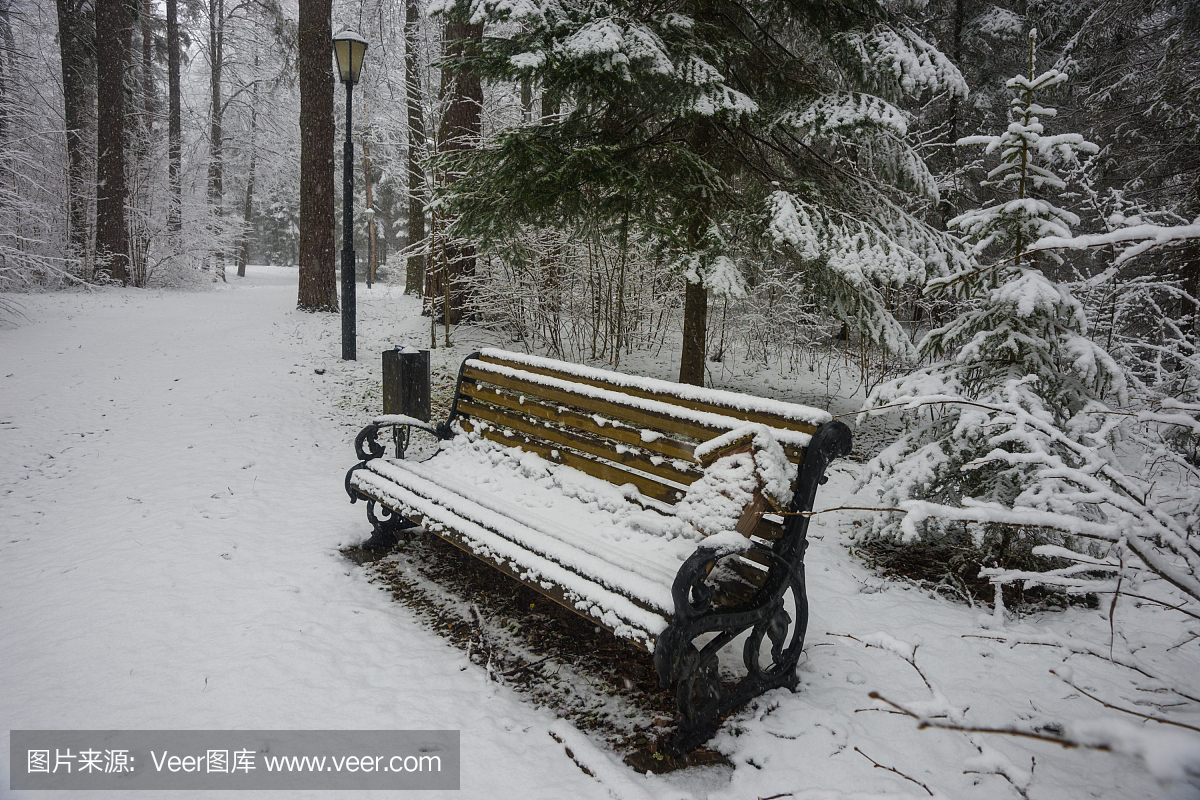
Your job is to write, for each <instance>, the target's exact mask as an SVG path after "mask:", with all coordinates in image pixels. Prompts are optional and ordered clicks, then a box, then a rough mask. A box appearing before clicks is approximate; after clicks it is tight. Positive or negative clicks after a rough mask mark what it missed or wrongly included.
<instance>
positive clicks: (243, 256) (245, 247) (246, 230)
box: [237, 58, 258, 278]
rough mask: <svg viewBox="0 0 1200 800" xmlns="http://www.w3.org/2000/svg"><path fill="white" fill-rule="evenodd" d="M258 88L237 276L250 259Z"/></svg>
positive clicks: (243, 272)
mask: <svg viewBox="0 0 1200 800" xmlns="http://www.w3.org/2000/svg"><path fill="white" fill-rule="evenodd" d="M254 62H255V65H256V66H257V64H258V59H257V58H255V59H254ZM257 101H258V89H257V87H256V88H255V91H254V95H253V97H252V99H251V102H250V166H249V169H248V170H247V174H246V201H245V203H243V204H242V246H241V247H240V248H239V249H238V266H237V275H238V277H239V278H244V277H246V264H247V263H248V262H249V261H250V231H252V230H253V229H254V228H253V225H252V219H253V210H254V167H255V162H256V161H257V160H258V159H257V156H258V148H257V147H256V146H255V143H254V133H255V128H256V127H257V125H258V102H257Z"/></svg>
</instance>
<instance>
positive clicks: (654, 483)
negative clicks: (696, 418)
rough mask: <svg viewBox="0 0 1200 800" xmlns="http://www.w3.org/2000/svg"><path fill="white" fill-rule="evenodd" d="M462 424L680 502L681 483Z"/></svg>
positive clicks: (648, 493) (595, 474) (664, 500)
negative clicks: (659, 478) (669, 481)
mask: <svg viewBox="0 0 1200 800" xmlns="http://www.w3.org/2000/svg"><path fill="white" fill-rule="evenodd" d="M462 426H463V430H465V431H468V432H472V431H474V432H476V433H477V434H478V435H480V436H483V437H485V438H487V439H491V440H492V441H493V442H497V443H499V444H503V445H506V446H508V447H518V448H520V449H522V450H527V451H529V452H532V453H537V454H538V455H540V456H541V457H542V458H544V459H546V460H547V461H550V462H552V463H555V464H566V465H567V466H568V467H574V468H575V469H577V470H579V471H580V472H585V473H587V474H588V475H591V476H592V477H594V478H599V479H600V480H602V481H607V482H608V483H611V484H613V485H615V486H622V485H624V484H626V483H631V484H633V485H634V486H635V487H636V488H637V490H638V491H639V492H641V493H642V494H644V495H645V496H646V497H649V498H651V499H653V500H657V501H659V502H661V503H667V504H669V505H675V504H676V503H677V502H679V498H680V497H681V496H682V495H683V492H684V491H685V490H684V488H683V487H682V486H675V485H672V484H668V483H664V482H662V481H659V480H657V479H655V478H652V477H651V476H649V475H642V474H641V473H637V472H631V471H630V470H627V469H625V468H624V467H621V466H620V465H618V464H612V463H609V462H606V461H597V460H595V459H591V458H584V457H583V456H580V455H578V454H576V453H573V452H571V451H570V450H566V449H560V448H557V447H552V446H550V445H548V444H542V443H540V442H537V441H529V440H527V439H525V438H523V437H517V436H506V435H504V433H503V431H499V430H496V429H495V428H493V427H491V426H490V424H489V426H488V428H487V429H480V428H477V427H476V426H475V425H473V424H472V423H471V420H470V419H465V420H462Z"/></svg>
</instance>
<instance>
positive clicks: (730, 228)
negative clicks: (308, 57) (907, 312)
mask: <svg viewBox="0 0 1200 800" xmlns="http://www.w3.org/2000/svg"><path fill="white" fill-rule="evenodd" d="M433 11H434V12H435V13H440V14H442V15H444V16H445V17H446V18H447V20H448V21H451V22H459V23H463V22H489V23H507V24H505V25H503V26H498V27H496V28H495V30H496V35H494V36H489V37H488V38H486V39H485V40H484V42H483V45H482V47H481V48H480V49H479V51H478V53H476V54H469V55H466V56H465V58H464V59H463V60H465V61H467V62H469V65H470V67H471V68H472V69H474V70H475V71H477V72H478V74H480V75H482V76H483V77H484V78H486V79H490V80H493V81H504V82H513V83H523V84H528V85H530V86H531V87H538V88H540V91H541V93H542V96H543V101H544V102H545V101H549V103H550V105H552V106H553V105H558V104H560V103H561V113H558V114H555V115H551V116H548V117H547V118H544V119H543V120H542V122H541V124H537V125H526V126H522V127H518V128H515V129H512V130H509V131H506V132H504V133H502V134H501V135H499V136H498V137H496V138H495V139H494V140H493V141H491V142H490V143H489V144H487V145H486V146H485V147H483V148H481V149H479V150H474V151H466V152H461V153H453V154H449V155H448V156H447V161H449V162H450V163H449V164H447V166H446V167H445V168H447V169H450V170H452V171H454V172H457V173H459V174H461V175H462V177H461V178H460V179H459V181H458V182H457V183H456V184H455V185H454V186H453V187H452V188H451V189H450V190H449V192H448V196H447V197H445V198H444V202H445V203H446V205H447V206H448V207H449V209H450V210H451V211H452V212H453V213H455V214H457V215H458V217H457V223H456V225H455V232H456V233H458V234H459V235H462V236H467V237H471V238H473V239H474V240H475V241H477V242H478V243H479V244H480V246H482V247H484V248H488V247H491V246H499V245H502V244H503V243H504V242H505V241H506V240H511V239H514V238H517V237H519V236H520V235H522V226H524V225H530V224H532V225H539V226H545V227H553V228H562V229H566V230H567V231H568V232H569V231H571V230H572V229H573V228H577V227H585V226H586V227H588V228H590V229H591V230H595V229H605V228H607V229H610V230H614V231H616V230H620V231H629V232H630V234H631V235H634V236H641V237H644V238H646V239H648V240H650V242H651V243H652V244H653V245H654V246H655V247H656V248H658V250H659V251H660V252H663V253H664V254H665V255H666V256H667V257H668V258H670V259H671V260H672V261H673V262H674V263H676V264H678V265H679V271H680V273H681V274H683V275H684V277H685V278H686V286H687V289H686V292H685V309H684V334H683V343H682V354H681V363H680V373H679V378H680V380H681V381H684V382H688V383H697V384H698V383H701V382H702V381H703V367H704V347H705V331H706V329H707V298H708V292H709V290H710V289H715V288H716V287H717V286H718V285H724V286H730V285H731V279H733V284H736V276H732V275H731V274H730V269H729V268H730V266H731V265H733V264H736V263H737V261H738V260H739V258H740V257H741V254H742V252H741V251H742V248H744V247H747V246H751V245H757V244H759V243H761V242H762V241H767V242H771V243H774V244H775V245H777V246H778V247H779V248H780V249H781V250H782V251H783V252H784V254H785V255H786V256H787V257H789V258H791V259H793V260H794V261H795V262H797V264H798V265H799V269H801V270H802V271H805V272H806V273H808V277H809V278H811V280H812V283H814V284H815V285H817V286H818V287H820V289H821V290H822V291H825V292H826V293H827V294H828V299H829V301H830V302H829V305H830V306H831V307H832V308H833V309H834V310H835V311H836V312H837V313H839V314H840V315H841V317H842V318H843V319H846V320H848V321H851V322H852V323H854V324H855V325H856V327H858V328H859V329H860V330H863V331H864V332H866V333H867V334H868V335H870V336H871V337H872V338H874V339H876V340H878V341H881V342H883V343H887V344H891V345H893V346H896V347H899V348H907V347H910V345H909V344H908V341H907V337H906V336H905V334H904V332H903V331H902V330H901V329H900V328H899V326H898V325H896V324H895V322H894V320H892V318H891V316H890V313H889V312H888V310H887V307H886V305H887V304H886V302H885V300H884V295H883V289H884V287H886V286H894V285H898V284H901V283H905V282H908V281H912V280H917V281H921V282H923V281H924V279H925V278H926V276H927V274H929V272H930V271H931V270H932V272H933V274H937V273H938V272H941V271H944V269H945V268H946V256H945V251H946V247H947V245H946V243H945V242H944V241H942V240H941V239H940V238H939V235H938V234H937V233H936V232H935V231H933V230H931V229H929V228H928V227H927V226H925V225H924V224H923V223H922V222H921V220H920V219H919V217H917V216H914V215H913V214H912V213H910V211H911V209H912V208H913V207H914V205H919V204H920V203H925V204H926V205H929V204H932V203H933V202H935V201H936V196H937V191H936V188H935V186H934V183H933V180H932V178H931V176H930V174H929V172H928V170H927V169H926V168H925V166H924V164H923V163H922V161H921V158H920V157H919V156H918V155H917V154H916V152H915V151H914V150H913V149H912V148H911V147H910V146H909V144H908V143H907V139H906V137H907V132H908V131H907V117H906V115H905V114H904V113H903V112H902V111H901V110H900V109H899V108H898V107H897V105H896V103H899V102H900V101H901V99H902V98H903V97H904V96H905V95H914V94H918V93H920V92H922V91H923V90H926V89H946V90H948V91H951V92H953V93H955V94H958V95H963V96H965V94H966V89H965V85H964V84H963V83H962V80H961V76H960V75H959V74H958V71H957V70H956V69H955V68H954V67H953V66H952V65H951V64H950V63H949V62H948V61H947V60H946V59H945V58H944V57H943V56H942V55H941V54H940V53H939V52H938V51H937V50H936V49H934V48H933V47H932V46H930V45H929V44H927V43H926V42H924V41H923V40H921V39H920V38H919V37H918V36H916V35H915V34H914V33H913V32H912V31H911V30H910V29H909V28H907V27H906V26H904V25H903V24H902V22H901V21H899V20H897V19H894V18H893V17H891V16H890V15H889V14H888V13H887V12H886V11H885V9H884V8H883V7H882V5H880V4H878V3H875V2H844V1H843V2H820V3H816V2H801V1H798V0H793V1H792V2H784V3H774V2H770V3H769V2H755V3H745V2H734V0H689V2H687V3H685V4H683V5H681V6H679V7H678V8H677V10H676V11H675V12H673V13H664V12H663V10H662V9H661V7H660V6H659V5H658V4H656V3H647V2H644V0H612V1H611V2H596V1H594V0H565V2H560V1H559V0H553V1H552V0H532V1H531V2H522V3H511V2H496V1H495V0H475V2H471V1H470V0H444V1H443V2H442V3H441V4H435V7H434V8H433ZM448 66H451V67H453V66H456V65H455V64H453V63H452V64H449V65H448ZM747 220H751V221H753V222H754V223H755V225H754V231H751V232H749V233H747V232H745V229H746V225H745V224H744V223H745V221H747ZM627 226H628V227H627ZM735 227H736V228H738V229H740V230H741V231H742V232H741V233H739V234H738V235H735V234H734V228H735ZM623 235H624V234H622V236H623Z"/></svg>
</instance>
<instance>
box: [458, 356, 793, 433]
mask: <svg viewBox="0 0 1200 800" xmlns="http://www.w3.org/2000/svg"><path fill="white" fill-rule="evenodd" d="M479 358H480V360H481V361H486V362H488V363H491V364H500V365H502V366H506V367H510V368H512V369H520V370H524V371H526V372H532V373H534V374H536V375H545V376H547V377H553V378H561V379H563V380H569V381H572V382H575V383H583V384H587V385H588V386H595V387H597V388H601V389H610V390H612V391H617V392H621V393H622V394H628V395H632V396H634V397H640V398H643V399H646V400H660V401H662V402H666V403H670V404H672V405H678V406H683V407H685V408H690V409H693V410H695V411H705V412H709V413H713V414H721V415H724V416H729V417H735V418H737V419H740V420H743V421H745V422H757V423H761V424H763V425H767V426H768V427H771V428H785V429H787V430H794V431H799V432H801V433H809V434H811V433H814V432H815V431H816V430H817V426H816V425H815V424H813V423H810V422H801V421H799V420H795V419H791V418H789V417H785V416H782V415H780V414H773V413H771V412H770V411H766V410H763V409H748V408H743V407H739V406H737V405H734V404H729V405H725V404H721V403H717V402H706V401H702V400H696V399H693V398H690V397H682V396H680V395H679V394H674V393H672V392H670V391H655V390H652V389H647V388H643V387H640V386H631V385H629V384H628V383H620V382H617V381H615V380H611V381H610V380H602V379H599V378H595V377H591V376H588V375H580V374H578V373H576V372H571V371H569V370H564V369H554V368H553V367H550V366H548V365H545V364H531V363H529V362H527V361H523V360H517V359H512V358H504V357H501V356H498V355H495V354H492V353H488V352H485V353H482V354H480V356H479ZM593 371H594V372H597V373H603V372H607V370H593Z"/></svg>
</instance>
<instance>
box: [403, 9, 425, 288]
mask: <svg viewBox="0 0 1200 800" xmlns="http://www.w3.org/2000/svg"><path fill="white" fill-rule="evenodd" d="M420 19H421V16H420V8H419V7H418V5H417V0H407V2H406V3H405V4H404V71H405V87H406V90H407V94H408V242H407V245H408V250H409V256H408V263H407V264H406V269H405V276H404V293H405V294H420V293H421V289H422V287H423V286H424V284H425V269H426V266H425V252H424V250H423V249H422V250H421V251H420V252H415V248H416V246H417V245H421V246H422V248H423V244H422V243H423V242H424V241H425V170H424V168H422V166H421V156H422V154H423V151H424V149H425V121H424V119H423V116H424V115H423V114H422V113H421V73H420V72H419V69H420V64H419V60H418V58H417V47H418V45H419V43H420V28H419V24H420Z"/></svg>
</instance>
